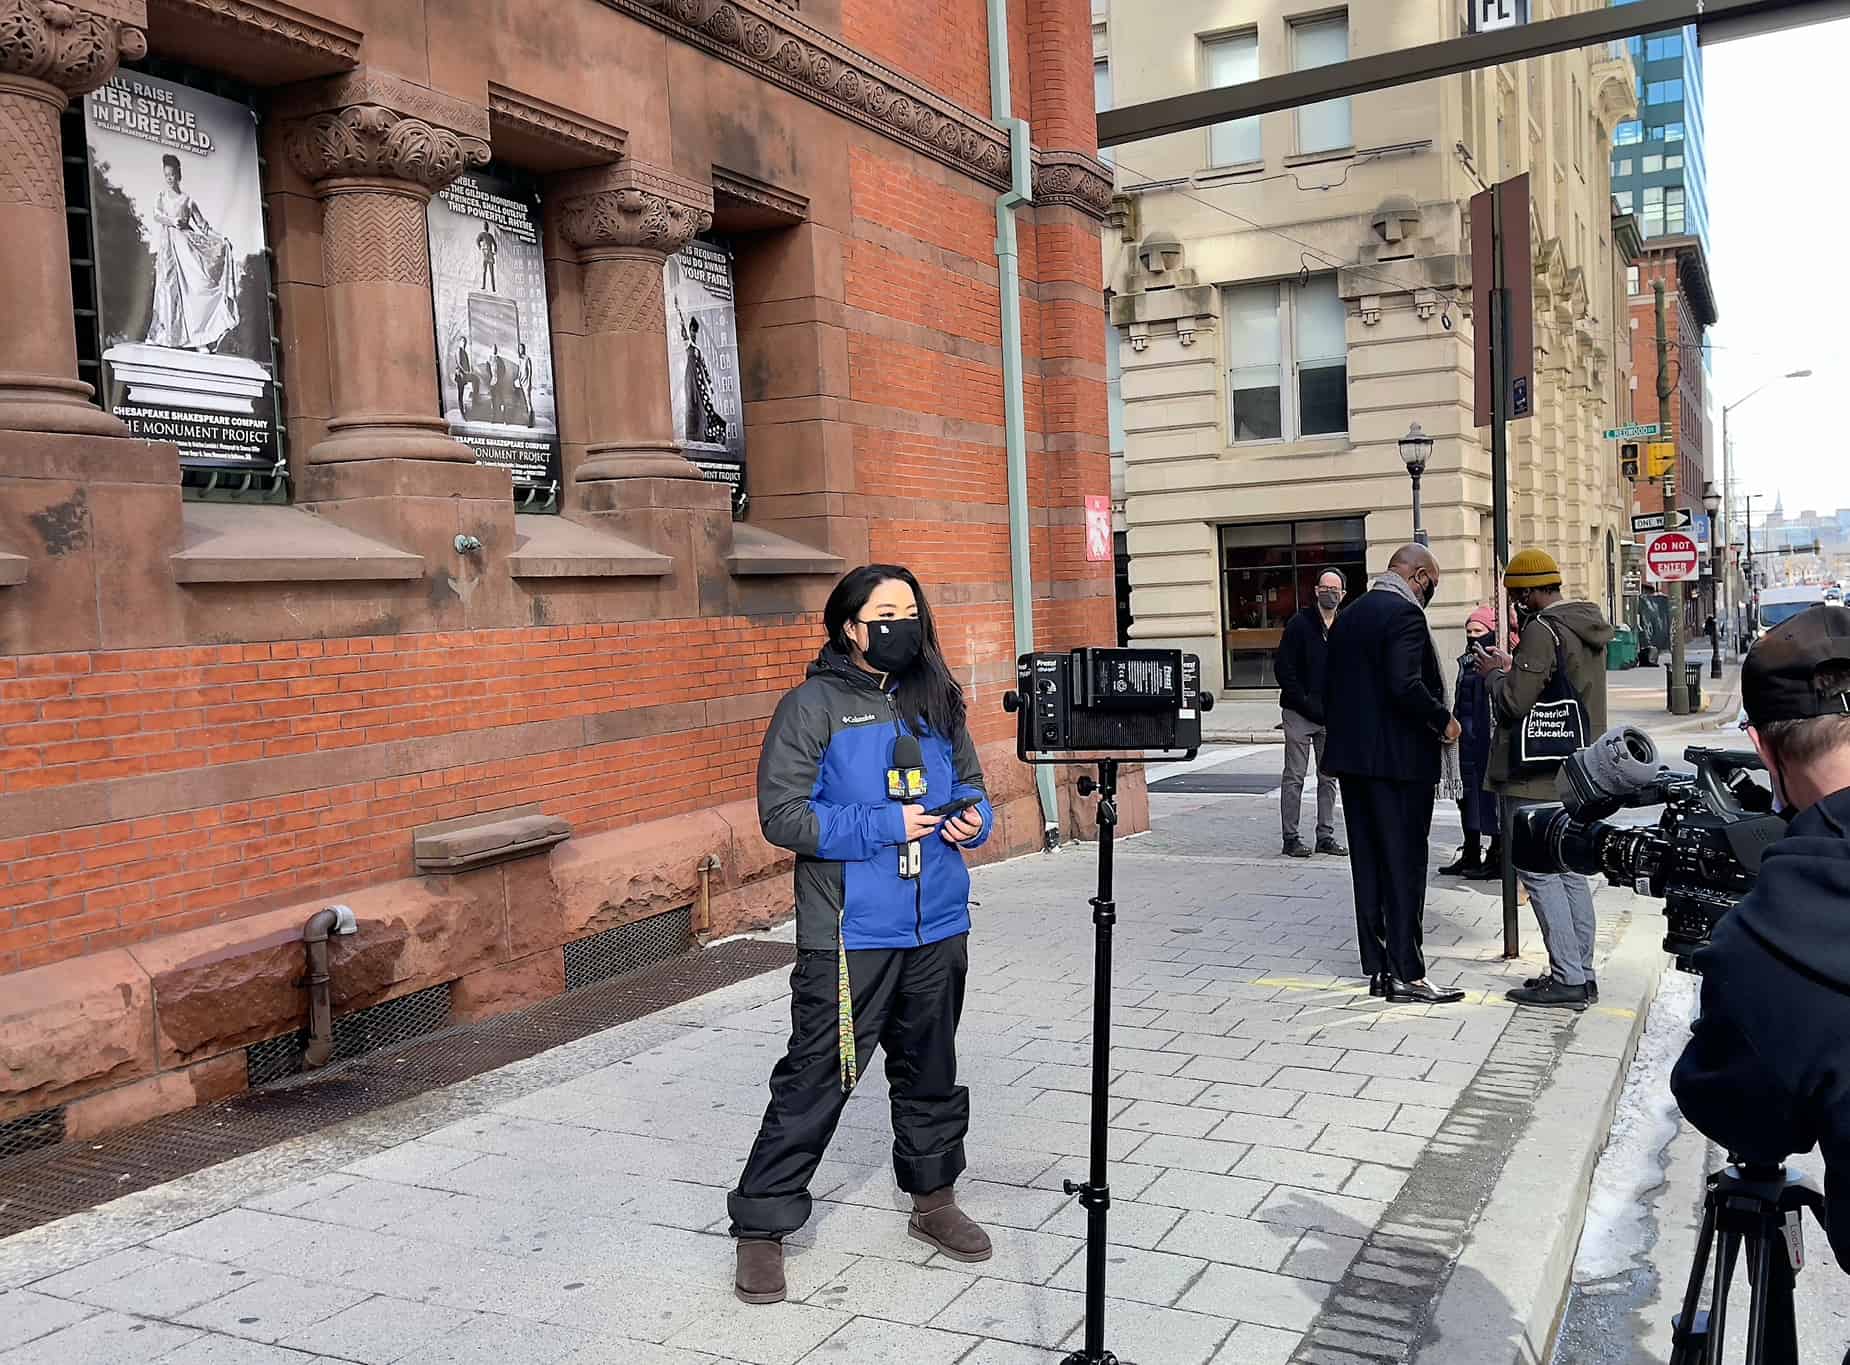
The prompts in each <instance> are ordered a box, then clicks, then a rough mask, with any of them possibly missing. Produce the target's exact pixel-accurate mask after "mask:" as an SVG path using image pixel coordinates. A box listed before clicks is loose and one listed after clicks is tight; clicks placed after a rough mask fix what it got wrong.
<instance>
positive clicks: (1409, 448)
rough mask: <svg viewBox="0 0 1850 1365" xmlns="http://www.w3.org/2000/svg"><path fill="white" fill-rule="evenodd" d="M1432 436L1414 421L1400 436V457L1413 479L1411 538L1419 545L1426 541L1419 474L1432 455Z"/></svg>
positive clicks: (1422, 472) (1422, 471) (1424, 470)
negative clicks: (1422, 518) (1422, 520)
mask: <svg viewBox="0 0 1850 1365" xmlns="http://www.w3.org/2000/svg"><path fill="white" fill-rule="evenodd" d="M1432 445H1433V438H1432V437H1430V436H1428V435H1427V434H1426V433H1425V432H1423V431H1421V430H1420V424H1419V423H1418V422H1415V423H1414V424H1413V425H1412V426H1410V427H1408V428H1407V434H1406V435H1405V436H1403V437H1401V438H1400V458H1401V460H1402V461H1404V462H1405V464H1406V466H1407V474H1408V477H1410V478H1411V479H1412V480H1413V538H1414V540H1416V541H1418V542H1419V543H1420V544H1421V545H1424V544H1426V543H1427V541H1426V528H1425V527H1424V526H1423V525H1421V524H1420V475H1422V474H1424V473H1425V472H1426V461H1427V460H1428V459H1430V458H1431V457H1432Z"/></svg>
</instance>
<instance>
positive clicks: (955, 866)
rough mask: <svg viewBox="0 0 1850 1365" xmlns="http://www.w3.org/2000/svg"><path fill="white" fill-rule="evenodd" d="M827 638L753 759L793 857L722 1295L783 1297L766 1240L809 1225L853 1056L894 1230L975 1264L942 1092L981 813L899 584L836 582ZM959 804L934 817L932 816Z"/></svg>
mask: <svg viewBox="0 0 1850 1365" xmlns="http://www.w3.org/2000/svg"><path fill="white" fill-rule="evenodd" d="M823 627H824V629H825V630H826V632H827V634H828V639H827V642H826V643H825V644H824V645H823V647H822V652H821V653H820V654H819V655H817V657H816V661H815V662H814V663H812V664H811V665H810V666H809V675H808V677H807V678H805V679H804V681H803V682H802V683H801V684H800V685H799V686H797V687H796V688H794V689H792V690H791V691H790V692H789V693H788V694H787V695H786V696H785V697H784V699H783V701H782V702H780V703H779V704H778V707H777V711H776V714H775V715H773V716H772V718H771V725H770V729H769V730H768V731H767V732H766V734H765V737H764V750H763V752H762V754H761V755H760V757H759V762H758V821H759V824H760V826H761V827H762V828H763V830H764V836H765V838H766V839H768V840H770V841H771V842H772V843H773V844H776V845H777V846H778V847H780V848H787V849H789V850H790V851H791V852H793V853H795V854H796V855H797V862H796V912H797V964H796V967H795V969H794V970H793V971H792V973H791V978H790V986H791V1001H790V1020H791V1033H790V1046H789V1050H788V1051H787V1052H786V1053H785V1055H784V1058H783V1060H782V1061H780V1062H779V1063H778V1064H777V1066H776V1068H775V1069H774V1070H773V1071H772V1072H771V1102H770V1105H769V1107H768V1108H766V1110H765V1115H764V1122H763V1124H762V1125H761V1126H760V1128H759V1131H758V1139H757V1141H756V1142H755V1143H753V1145H752V1151H751V1155H750V1156H749V1157H748V1158H747V1159H746V1163H745V1170H744V1173H743V1174H742V1175H741V1176H740V1177H739V1184H738V1188H736V1189H735V1190H733V1191H732V1193H731V1194H730V1195H729V1196H728V1197H727V1201H726V1204H727V1210H728V1212H729V1213H730V1214H731V1216H732V1235H733V1236H734V1237H735V1238H737V1239H738V1272H737V1281H736V1290H737V1293H738V1296H739V1297H740V1298H741V1299H743V1300H745V1301H746V1302H747V1303H776V1302H778V1301H779V1300H781V1299H782V1298H783V1297H784V1260H783V1245H782V1239H783V1238H784V1236H785V1235H787V1234H788V1233H792V1232H795V1231H796V1230H797V1229H798V1228H800V1227H802V1226H803V1224H804V1223H805V1222H806V1221H807V1220H808V1218H809V1213H810V1196H809V1182H810V1179H811V1177H812V1176H813V1175H814V1174H815V1171H816V1166H817V1164H818V1163H819V1162H820V1161H821V1160H822V1155H823V1152H824V1151H825V1150H826V1149H827V1147H828V1144H829V1139H830V1138H831V1137H832V1136H833V1135H834V1132H835V1125H836V1122H837V1120H839V1119H840V1117H841V1111H842V1105H843V1104H845V1103H846V1102H847V1099H848V1094H849V1092H850V1091H852V1090H853V1088H854V1083H855V1080H856V1079H857V1077H858V1076H859V1074H860V1070H861V1067H862V1065H863V1063H864V1061H865V1060H866V1059H867V1058H869V1057H871V1056H872V1054H873V1051H874V1048H875V1047H876V1046H878V1047H879V1048H880V1049H881V1050H882V1051H883V1052H884V1053H885V1055H886V1074H887V1081H888V1083H889V1085H890V1086H891V1089H892V1111H893V1171H894V1174H895V1176H896V1177H897V1178H898V1181H899V1187H900V1189H902V1190H904V1191H906V1192H907V1193H908V1194H910V1195H911V1196H912V1203H913V1213H912V1218H911V1223H910V1226H909V1229H908V1230H909V1231H910V1233H911V1235H912V1236H913V1237H916V1238H918V1239H919V1240H920V1241H923V1242H926V1243H928V1244H930V1245H931V1246H933V1247H935V1248H937V1249H938V1250H939V1251H941V1252H943V1253H944V1254H945V1255H946V1256H949V1257H952V1258H953V1259H955V1260H960V1261H982V1260H987V1259H988V1258H989V1255H990V1242H989V1237H988V1235H987V1234H985V1233H984V1231H983V1230H982V1229H981V1228H980V1227H978V1226H977V1225H976V1224H975V1223H974V1222H972V1221H971V1220H970V1219H969V1218H968V1217H967V1216H966V1215H965V1214H964V1213H963V1212H962V1211H961V1210H960V1209H959V1208H958V1207H957V1203H956V1199H955V1195H954V1191H953V1188H952V1187H953V1185H954V1184H955V1182H956V1180H957V1177H958V1176H959V1175H961V1174H962V1173H963V1169H964V1147H963V1143H964V1134H965V1132H966V1131H967V1130H968V1129H969V1126H970V1092H969V1091H968V1090H966V1089H965V1088H964V1087H962V1086H960V1085H958V1084H957V1051H956V1039H957V1020H958V1017H959V1015H961V1014H962V1012H963V999H964V977H965V974H966V971H967V969H968V961H969V959H968V938H969V932H970V873H969V870H968V869H967V868H966V867H965V866H964V858H963V850H964V849H966V848H975V847H976V846H978V845H979V844H981V843H982V842H983V841H984V840H985V839H987V838H988V837H989V832H990V828H991V826H992V824H993V822H994V818H995V817H994V814H993V812H992V811H991V810H990V805H989V799H988V795H987V793H986V791H985V789H984V786H983V770H982V767H981V765H980V764H979V763H978V761H977V754H976V746H975V745H974V744H972V743H971V741H970V735H969V732H968V730H967V729H966V728H965V724H964V719H965V717H964V696H963V689H962V688H961V687H959V686H958V684H957V680H956V679H955V678H953V677H952V676H951V672H950V669H949V668H947V667H946V666H945V662H944V656H943V654H942V652H941V651H940V650H939V647H938V632H937V630H936V628H935V627H934V626H933V624H932V619H931V609H930V607H929V606H927V605H926V602H925V594H924V592H923V591H922V590H921V589H920V587H919V583H918V580H917V579H916V578H914V577H913V576H912V574H911V573H910V572H909V571H907V570H906V569H903V568H900V567H898V566H896V565H891V564H872V565H868V566H866V567H864V568H859V569H856V570H854V571H853V572H852V573H850V574H848V575H847V576H846V577H844V578H843V579H842V580H841V582H839V583H837V584H836V585H835V590H834V592H832V593H831V594H830V595H829V600H828V604H827V605H826V606H825V607H824V608H823ZM950 805H961V806H962V807H963V809H961V810H957V811H955V812H952V813H947V814H943V815H935V814H933V813H932V812H934V811H940V810H942V809H943V808H944V807H946V806H950Z"/></svg>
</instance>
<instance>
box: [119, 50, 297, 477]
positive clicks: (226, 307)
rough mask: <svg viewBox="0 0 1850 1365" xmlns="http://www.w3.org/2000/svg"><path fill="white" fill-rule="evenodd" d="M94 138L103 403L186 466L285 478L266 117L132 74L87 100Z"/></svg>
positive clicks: (185, 88)
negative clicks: (264, 170)
mask: <svg viewBox="0 0 1850 1365" xmlns="http://www.w3.org/2000/svg"><path fill="white" fill-rule="evenodd" d="M84 132H85V141H86V144H87V148H88V151H89V161H90V167H89V170H90V207H91V223H92V232H93V234H94V237H95V241H94V244H93V245H94V256H93V260H94V261H95V271H96V290H97V317H98V327H99V331H100V334H101V336H100V340H101V343H102V362H103V379H104V383H103V392H102V393H101V394H100V395H99V396H100V397H101V399H102V401H103V403H104V405H105V406H106V407H107V408H108V409H109V410H110V411H111V412H113V413H114V414H115V415H116V416H117V417H119V418H121V419H122V421H123V422H124V423H126V424H127V426H128V428H129V430H130V431H132V432H133V433H134V434H135V435H137V436H142V437H146V438H148V439H150V440H157V441H172V442H173V443H174V444H175V445H177V446H179V448H180V457H181V462H182V463H183V464H186V465H190V466H199V467H215V468H225V467H229V468H253V467H255V468H262V469H268V468H270V467H272V466H274V465H275V463H276V461H277V460H278V458H279V457H280V454H281V449H282V442H281V435H280V432H279V431H278V427H277V421H276V394H275V371H274V366H275V357H274V354H273V352H272V347H271V340H270V338H271V333H272V321H271V317H270V267H269V258H268V256H267V255H266V254H265V244H264V231H263V187H262V183H261V179H260V175H259V169H258V160H257V124H256V117H255V115H254V114H253V113H252V112H251V110H250V109H249V108H248V107H247V106H246V105H243V104H240V103H238V102H237V101H235V100H228V99H221V98H220V97H219V96H217V95H209V94H207V93H206V92H205V91H203V90H195V89H193V88H192V87H191V86H186V85H181V84H179V83H177V82H175V81H169V80H163V79H161V78H159V77H156V76H149V75H144V74H142V73H141V72H137V71H129V70H124V71H121V72H119V73H118V74H117V75H116V76H115V77H114V79H112V80H111V81H110V82H109V83H108V84H107V85H105V86H104V87H103V88H102V89H100V90H98V91H96V92H94V93H93V94H91V95H89V96H87V97H86V98H85V101H84Z"/></svg>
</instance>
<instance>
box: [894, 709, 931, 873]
mask: <svg viewBox="0 0 1850 1365" xmlns="http://www.w3.org/2000/svg"><path fill="white" fill-rule="evenodd" d="M886 791H887V795H888V796H890V797H892V798H893V799H894V800H895V801H899V802H902V803H906V804H911V803H912V802H915V801H919V800H921V799H922V798H923V797H924V795H925V755H924V753H923V752H921V751H920V749H919V741H918V737H917V736H916V735H901V736H900V737H899V738H898V739H896V740H894V741H893V766H892V768H891V769H890V770H889V771H888V773H887V775H886ZM919 861H920V859H919V841H918V840H917V839H913V840H910V841H908V842H906V843H903V844H901V845H900V846H899V875H900V876H901V877H904V878H907V879H911V878H913V877H917V876H918V875H919Z"/></svg>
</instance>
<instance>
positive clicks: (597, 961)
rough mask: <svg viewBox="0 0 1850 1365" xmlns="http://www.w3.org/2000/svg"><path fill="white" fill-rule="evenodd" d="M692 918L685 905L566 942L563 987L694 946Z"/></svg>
mask: <svg viewBox="0 0 1850 1365" xmlns="http://www.w3.org/2000/svg"><path fill="white" fill-rule="evenodd" d="M693 919H694V914H693V908H692V907H691V906H686V907H683V908H681V909H679V910H669V911H667V912H666V913H664V914H660V915H651V916H649V918H647V919H639V920H632V921H631V922H630V923H628V924H620V925H618V926H617V927H616V928H615V929H607V930H605V931H604V932H603V933H601V934H593V935H591V936H590V937H589V938H581V939H576V940H574V941H573V942H571V943H568V944H566V945H565V989H566V990H568V991H575V990H578V989H579V988H580V987H583V986H594V985H596V984H597V983H598V982H600V981H609V980H611V979H612V978H614V977H619V976H625V975H627V974H629V973H630V972H634V971H640V970H641V969H642V968H644V967H649V966H653V965H654V964H655V963H657V962H666V961H668V959H669V958H672V957H679V956H680V955H681V954H682V953H684V952H686V951H687V950H688V949H689V948H692V947H693V946H694V923H693Z"/></svg>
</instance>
